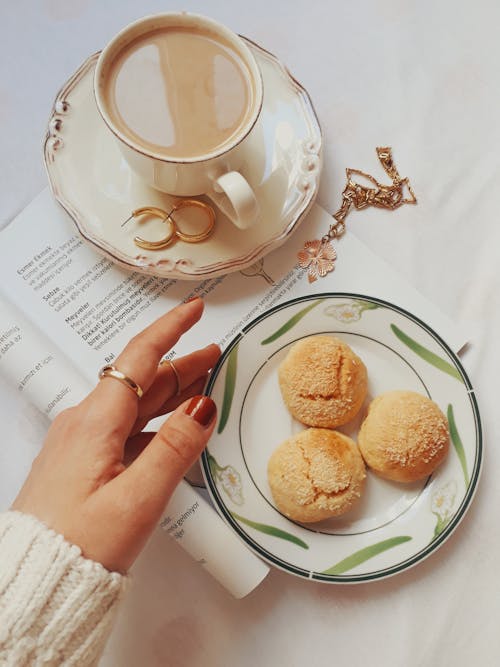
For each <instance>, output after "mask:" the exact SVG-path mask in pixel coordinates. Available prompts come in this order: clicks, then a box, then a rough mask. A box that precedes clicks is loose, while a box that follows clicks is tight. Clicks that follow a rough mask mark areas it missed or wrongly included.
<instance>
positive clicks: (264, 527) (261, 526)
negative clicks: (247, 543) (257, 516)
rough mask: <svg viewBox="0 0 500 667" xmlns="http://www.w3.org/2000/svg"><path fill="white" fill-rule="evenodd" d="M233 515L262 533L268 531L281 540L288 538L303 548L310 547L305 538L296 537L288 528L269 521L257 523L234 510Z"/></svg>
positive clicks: (267, 532)
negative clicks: (288, 531) (272, 524)
mask: <svg viewBox="0 0 500 667" xmlns="http://www.w3.org/2000/svg"><path fill="white" fill-rule="evenodd" d="M231 516H232V517H233V518H234V519H236V520H237V521H239V522H240V523H244V524H245V525H247V526H250V528H254V529H255V530H259V531H260V532H261V533H266V535H272V536H273V537H279V538H280V539H281V540H287V541H288V542H292V543H293V544H296V545H297V546H299V547H302V549H309V545H308V544H307V543H306V542H304V540H301V539H300V537H296V536H295V535H292V534H291V533H287V531H286V530H281V528H276V526H269V525H268V524H267V523H257V521H251V520H250V519H246V518H245V517H243V516H240V515H239V514H236V513H234V512H231Z"/></svg>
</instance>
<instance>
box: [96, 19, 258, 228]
mask: <svg viewBox="0 0 500 667" xmlns="http://www.w3.org/2000/svg"><path fill="white" fill-rule="evenodd" d="M94 89H95V96H96V101H97V106H98V109H99V111H100V113H101V116H102V117H103V119H104V121H105V122H106V123H107V125H108V127H109V128H110V129H111V130H112V131H113V133H114V134H115V136H116V137H117V139H118V141H119V144H120V148H121V149H122V151H123V153H124V155H125V157H126V159H127V160H128V162H129V163H130V165H131V166H132V168H133V169H135V171H137V172H138V174H139V175H140V176H141V177H142V178H144V179H145V180H146V181H147V182H148V183H149V184H150V185H152V186H153V187H155V188H158V189H160V190H163V191H165V192H168V193H171V194H176V195H181V196H194V195H200V194H207V195H208V196H209V197H211V198H212V199H213V200H214V202H215V203H216V204H217V205H218V206H219V207H220V208H221V209H222V210H223V212H224V213H226V214H227V215H228V216H229V217H230V218H231V219H232V221H233V222H234V223H235V224H236V225H237V226H239V227H241V228H245V227H247V226H249V225H250V224H252V223H253V222H255V220H256V218H257V216H258V205H257V202H256V199H255V195H254V193H253V191H252V189H251V187H250V185H249V184H248V183H247V181H246V180H245V179H244V177H243V176H242V175H241V174H240V173H239V172H238V171H237V169H238V168H240V166H241V164H242V161H243V158H244V151H245V144H246V143H247V142H246V139H247V138H248V135H249V134H250V132H251V131H252V128H253V127H254V125H255V123H256V121H257V118H258V116H259V113H260V109H261V106H262V79H261V76H260V72H259V70H258V67H257V64H256V62H255V59H254V58H253V55H252V54H251V52H250V50H249V49H248V47H247V46H246V45H245V43H244V42H243V41H242V40H241V39H240V38H239V37H237V36H236V35H234V34H233V33H231V32H230V31H229V30H228V29H227V28H224V27H223V26H221V25H220V24H218V23H215V22H214V21H212V20H210V19H206V18H204V17H200V16H196V15H191V14H185V13H182V14H163V15H159V16H153V17H147V18H146V19H141V20H140V21H138V22H136V23H134V24H132V25H131V26H128V27H127V28H125V30H123V31H122V32H121V33H119V35H117V37H115V39H114V40H112V41H111V42H110V44H109V45H108V46H107V47H106V48H105V49H104V51H103V52H102V53H101V55H100V57H99V60H98V64H97V67H96V74H95V86H94Z"/></svg>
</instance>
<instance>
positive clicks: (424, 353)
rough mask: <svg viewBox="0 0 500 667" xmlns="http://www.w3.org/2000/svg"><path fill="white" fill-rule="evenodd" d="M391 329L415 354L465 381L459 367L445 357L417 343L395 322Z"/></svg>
mask: <svg viewBox="0 0 500 667" xmlns="http://www.w3.org/2000/svg"><path fill="white" fill-rule="evenodd" d="M391 329H392V331H393V333H394V334H395V335H396V336H397V337H398V338H399V340H400V341H401V342H402V343H404V344H405V345H406V346H407V347H409V348H410V350H412V351H413V352H415V354H418V356H419V357H421V358H422V359H424V361H427V362H428V363H429V364H432V365H433V366H435V367H436V368H438V369H439V370H440V371H443V373H448V375H451V376H452V377H454V378H455V379H456V380H459V382H463V379H462V376H461V375H460V373H459V371H458V369H457V368H455V366H452V365H451V364H450V363H449V362H447V361H446V360H445V359H442V358H441V357H439V356H438V355H437V354H434V352H431V351H430V350H428V349H427V348H426V347H424V346H423V345H420V343H417V341H416V340H414V339H413V338H411V337H410V336H408V334H405V333H404V331H401V329H400V328H399V327H397V326H396V325H395V324H391Z"/></svg>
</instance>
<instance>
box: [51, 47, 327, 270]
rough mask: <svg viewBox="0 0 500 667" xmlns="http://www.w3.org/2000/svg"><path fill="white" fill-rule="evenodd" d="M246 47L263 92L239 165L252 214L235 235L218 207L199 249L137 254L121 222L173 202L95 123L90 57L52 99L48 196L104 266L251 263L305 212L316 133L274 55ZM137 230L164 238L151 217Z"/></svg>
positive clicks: (311, 191) (315, 161) (236, 266)
mask: <svg viewBox="0 0 500 667" xmlns="http://www.w3.org/2000/svg"><path fill="white" fill-rule="evenodd" d="M245 41H246V42H247V44H248V46H249V48H250V50H251V51H252V52H253V54H254V56H255V58H256V60H257V63H258V65H259V67H260V69H261V72H262V78H263V81H264V89H265V93H264V103H263V107H262V112H261V116H260V117H259V120H258V121H257V123H256V125H255V127H254V130H253V131H252V135H251V139H250V138H249V142H248V144H247V145H248V159H247V160H246V161H245V164H244V165H243V167H242V169H241V173H242V174H243V175H244V176H245V178H246V179H247V180H248V182H249V183H250V184H251V185H252V187H253V190H254V192H255V194H256V197H257V199H258V201H259V205H260V210H261V216H260V220H259V221H258V222H257V223H256V224H255V225H254V226H253V227H251V228H250V229H247V230H244V231H242V230H239V229H237V228H236V227H235V226H234V225H233V224H232V223H231V222H230V221H229V220H228V219H227V218H226V217H225V216H224V215H223V214H222V213H221V212H220V211H217V222H216V228H215V231H214V233H213V234H212V236H211V237H210V238H209V239H207V240H206V241H204V242H202V243H197V244H194V243H183V242H176V243H175V244H173V245H171V246H169V247H168V248H165V249H163V250H158V251H149V250H142V249H139V248H137V246H136V245H135V244H134V242H133V238H134V236H136V235H137V231H138V228H137V224H136V223H135V222H129V223H128V224H127V225H126V226H124V227H121V224H122V223H123V222H124V221H125V220H127V218H129V216H130V214H131V212H132V211H133V210H135V209H137V208H141V207H143V206H156V207H160V208H162V209H164V210H170V208H171V206H170V204H171V202H172V201H174V199H175V197H172V196H170V195H166V194H164V193H161V192H159V191H157V190H154V189H153V188H150V187H148V186H146V185H145V184H144V183H143V182H142V181H141V180H140V179H139V177H138V176H137V175H136V174H135V173H134V172H133V171H132V170H131V169H130V167H129V165H128V164H127V162H126V161H125V160H124V158H123V157H122V154H121V152H120V149H119V147H118V145H117V143H116V142H115V139H114V137H113V135H112V134H111V132H110V131H109V130H108V129H107V127H106V125H105V124H104V122H103V121H102V120H101V117H100V116H99V114H98V111H97V107H96V104H95V100H94V94H93V74H94V69H95V65H96V61H97V58H98V57H99V54H98V53H96V54H95V55H93V56H91V57H90V58H89V59H88V60H87V61H86V62H85V63H84V64H83V65H82V66H81V67H80V69H79V70H78V71H77V72H76V73H75V74H74V75H73V77H72V78H71V79H70V80H69V81H68V82H67V83H66V84H65V86H64V87H63V88H62V90H61V92H60V93H59V95H58V96H57V98H56V101H55V103H54V108H53V111H52V115H51V118H50V121H49V128H48V132H47V137H46V140H45V150H44V154H45V165H46V168H47V173H48V177H49V181H50V184H51V187H52V192H53V193H54V196H55V198H56V199H57V201H58V202H59V203H60V204H61V205H62V206H63V207H64V208H65V209H66V211H67V212H68V213H69V214H70V216H71V217H72V219H73V221H74V222H75V225H76V227H77V229H78V231H79V232H80V234H81V235H82V236H83V237H84V238H85V239H86V240H87V241H88V242H90V243H91V244H92V245H93V246H94V247H95V248H96V249H97V250H98V251H100V252H101V253H104V254H105V255H107V256H108V257H109V258H110V259H111V260H112V261H114V262H116V263H118V264H120V265H121V266H124V267H125V268H129V269H133V270H134V271H142V272H144V273H150V274H153V275H156V276H160V277H164V278H184V279H193V280H200V279H202V278H213V277H215V276H217V275H220V274H224V273H228V272H230V271H239V270H241V269H244V268H245V267H248V266H251V265H252V264H254V263H255V262H256V261H257V260H258V259H259V258H260V257H263V256H264V255H265V254H266V253H268V252H270V251H271V250H273V249H274V248H277V247H278V246H280V245H281V244H282V243H284V242H285V241H286V240H287V239H288V237H289V236H290V234H291V233H292V232H293V230H294V229H295V228H296V226H297V225H298V224H299V223H300V222H301V220H302V219H303V218H304V217H305V214H306V213H307V212H308V211H309V209H310V207H311V206H312V204H313V202H314V199H315V197H316V193H317V190H318V186H319V176H320V172H321V130H320V127H319V123H318V120H317V118H316V114H315V112H314V109H313V106H312V103H311V100H310V98H309V95H308V94H307V91H306V90H305V89H304V88H303V87H302V86H301V85H300V84H299V83H298V82H297V81H296V80H295V79H294V78H293V77H292V76H291V74H290V73H289V72H288V70H287V69H286V68H285V67H284V66H283V65H282V64H281V63H280V62H279V60H277V58H275V57H274V56H273V55H272V54H270V53H268V52H267V51H265V50H264V49H262V48H261V47H260V46H257V45H256V44H254V43H253V42H250V41H249V40H245ZM250 141H251V143H250ZM146 224H147V225H148V226H150V227H149V229H150V231H149V232H146V234H147V235H149V234H150V237H151V238H161V237H162V236H164V227H162V224H161V222H160V221H154V220H153V221H150V222H147V223H146ZM141 235H142V236H144V234H141Z"/></svg>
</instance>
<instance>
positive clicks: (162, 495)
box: [115, 396, 217, 518]
mask: <svg viewBox="0 0 500 667" xmlns="http://www.w3.org/2000/svg"><path fill="white" fill-rule="evenodd" d="M216 414H217V408H216V406H215V403H214V402H213V400H212V399H211V398H210V397H208V396H194V397H193V398H191V399H190V400H188V401H186V402H185V403H183V404H182V405H180V406H179V407H178V408H177V409H176V410H175V412H173V413H172V414H171V415H170V417H169V418H168V419H167V420H166V421H165V423H164V424H162V426H161V428H160V429H159V431H158V432H157V433H156V435H155V436H154V437H153V439H152V440H151V442H150V443H149V445H148V446H147V447H146V448H145V449H144V451H143V452H142V453H141V454H140V455H139V456H138V457H137V459H136V460H135V461H134V462H133V463H132V465H131V466H130V467H129V468H127V470H125V471H124V472H123V473H122V474H121V475H119V477H118V478H117V479H116V480H115V481H116V482H119V483H120V484H121V485H124V486H125V489H124V490H127V489H128V490H130V489H131V488H135V489H142V493H141V495H142V496H143V497H144V496H145V495H147V496H148V499H147V501H146V504H147V505H148V508H149V513H150V514H151V515H153V514H158V515H159V514H161V512H162V511H163V510H164V508H165V504H166V503H167V501H168V499H169V498H170V496H171V495H172V493H173V492H174V490H175V487H176V486H177V485H178V484H179V482H180V481H181V480H182V478H183V477H184V475H185V474H186V472H187V471H188V470H189V468H190V467H191V466H192V465H193V463H194V462H195V461H196V459H197V458H198V457H199V456H200V454H201V452H202V451H203V449H204V448H205V446H206V444H207V442H208V439H209V438H210V435H211V434H212V431H213V429H214V426H215V417H216ZM151 518H153V517H152V516H151Z"/></svg>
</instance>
